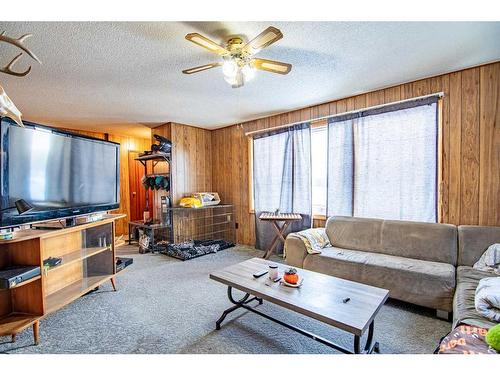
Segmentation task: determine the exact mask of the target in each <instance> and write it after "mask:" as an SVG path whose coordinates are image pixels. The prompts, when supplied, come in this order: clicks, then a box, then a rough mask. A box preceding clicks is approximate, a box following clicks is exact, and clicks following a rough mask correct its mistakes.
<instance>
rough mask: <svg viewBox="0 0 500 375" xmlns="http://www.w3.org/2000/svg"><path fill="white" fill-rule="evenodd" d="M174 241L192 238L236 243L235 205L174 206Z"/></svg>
mask: <svg viewBox="0 0 500 375" xmlns="http://www.w3.org/2000/svg"><path fill="white" fill-rule="evenodd" d="M169 210H171V212H172V221H173V239H174V243H182V242H185V241H190V240H199V241H204V240H224V241H226V242H231V243H236V226H235V221H234V206H233V205H230V204H220V205H217V206H204V207H200V208H186V207H172V208H169Z"/></svg>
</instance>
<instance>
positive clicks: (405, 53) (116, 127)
mask: <svg viewBox="0 0 500 375" xmlns="http://www.w3.org/2000/svg"><path fill="white" fill-rule="evenodd" d="M270 25H273V26H276V27H278V28H279V29H281V31H282V32H283V34H284V38H283V39H281V40H280V41H278V42H277V43H275V44H274V45H272V46H271V47H269V48H267V49H265V50H263V51H262V52H261V53H260V54H259V56H261V57H263V58H270V59H276V60H281V61H285V62H288V63H291V64H293V69H292V71H291V73H290V74H288V75H287V76H280V75H277V74H270V73H267V72H258V74H257V76H256V78H255V79H254V80H252V81H251V82H249V83H247V84H246V85H245V86H244V87H242V88H239V89H232V88H231V87H230V86H229V85H228V84H227V83H226V82H225V81H224V79H223V76H222V72H221V70H220V69H212V70H208V71H205V72H201V73H198V74H194V75H189V76H187V75H184V74H182V73H181V70H182V69H185V68H189V67H194V66H197V65H202V64H206V63H209V62H212V61H218V59H220V58H219V57H218V56H217V55H214V54H211V53H210V52H208V51H206V50H204V49H202V48H200V47H198V46H196V45H194V44H192V43H189V42H188V41H186V40H185V39H184V36H185V34H187V33H189V32H199V33H202V34H204V35H206V36H208V37H209V38H212V39H213V40H215V41H217V42H220V43H221V44H223V43H224V41H225V40H226V39H227V38H228V37H229V36H231V35H243V36H244V37H245V38H247V39H248V38H252V37H253V36H255V35H257V34H258V33H259V32H260V31H262V30H263V29H265V28H266V27H267V26H270ZM1 30H5V31H6V33H7V34H8V35H9V36H14V37H18V36H20V35H22V34H24V33H28V32H29V33H33V34H34V36H33V37H32V38H31V39H28V41H27V42H26V44H27V45H29V46H30V47H31V49H32V50H33V51H34V52H35V53H36V54H37V55H38V56H39V57H40V59H41V60H42V61H43V65H37V64H36V63H35V64H32V65H33V69H32V72H31V74H30V75H28V76H27V77H24V78H17V77H11V76H7V75H4V74H1V75H0V84H1V85H2V86H3V87H4V88H5V90H6V91H7V93H8V95H9V96H10V97H11V99H12V100H13V101H14V102H15V103H16V105H17V106H18V107H19V109H20V110H21V111H22V112H23V115H24V118H25V119H28V120H33V121H38V122H44V123H47V124H58V125H62V126H67V127H80V128H82V127H83V128H88V129H89V130H107V131H111V132H119V133H129V134H135V135H141V136H148V134H149V129H148V128H147V127H146V126H144V125H141V124H146V125H149V126H153V125H154V124H158V123H163V122H167V121H175V122H180V123H186V124H193V125H197V126H201V127H206V128H214V127H220V126H224V125H228V124H234V123H238V122H241V121H245V120H250V119H255V118H258V117H262V116H265V115H269V114H273V113H279V112H284V111H289V110H292V109H296V108H300V107H305V106H308V105H311V104H317V103H320V102H325V101H329V100H333V99H338V98H341V97H345V96H349V95H353V94H356V93H361V92H366V91H370V90H374V89H377V88H381V87H387V86H390V85H393V84H398V83H402V82H407V81H412V80H415V79H418V78H424V77H428V76H432V75H437V74H440V73H446V72H449V71H453V70H458V69H462V68H466V67H470V66H473V65H477V64H481V63H485V62H490V61H494V60H498V59H500V43H499V40H500V23H498V22H496V23H471V22H468V23H450V22H443V23H421V22H410V23H395V22H388V23H370V22H234V23H233V22H161V23H148V22H140V23H135V22H102V23H96V22H67V23H64V22H52V23H48V22H0V31H1ZM16 52H17V51H16V49H15V48H13V47H11V46H8V45H6V44H4V43H1V44H0V58H1V63H2V64H5V63H6V62H8V61H9V59H10V58H11V57H13V56H14V55H15V54H16ZM32 62H33V61H30V60H29V59H28V58H27V57H23V62H22V63H21V64H20V65H19V66H20V67H21V68H22V67H23V66H26V63H32Z"/></svg>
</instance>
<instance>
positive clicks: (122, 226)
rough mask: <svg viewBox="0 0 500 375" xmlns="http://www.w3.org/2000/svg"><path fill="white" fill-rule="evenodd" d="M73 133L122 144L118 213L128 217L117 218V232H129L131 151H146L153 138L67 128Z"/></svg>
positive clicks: (120, 233) (118, 233)
mask: <svg viewBox="0 0 500 375" xmlns="http://www.w3.org/2000/svg"><path fill="white" fill-rule="evenodd" d="M65 130H67V131H69V132H72V133H77V134H82V135H86V136H89V137H94V138H99V139H107V140H109V141H112V142H116V143H119V144H120V208H119V209H118V210H116V211H115V212H116V213H124V214H126V215H127V217H125V218H123V219H119V220H116V234H117V235H122V234H125V235H126V234H128V224H127V222H128V221H129V217H130V184H129V178H130V175H129V158H128V153H129V151H141V152H142V151H144V150H149V149H150V147H151V140H150V139H147V138H137V137H131V136H125V135H116V134H107V133H97V132H91V131H86V130H75V129H65Z"/></svg>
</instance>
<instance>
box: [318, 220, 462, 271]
mask: <svg viewBox="0 0 500 375" xmlns="http://www.w3.org/2000/svg"><path fill="white" fill-rule="evenodd" d="M326 233H327V235H328V237H329V238H330V242H331V244H332V245H333V246H337V247H341V248H345V249H353V250H362V251H369V252H373V253H381V254H387V255H394V256H401V257H406V258H413V259H419V260H426V261H431V262H440V263H449V264H452V265H456V263H457V227H456V226H455V225H451V224H434V223H421V222H413V221H399V220H381V219H367V218H355V217H347V216H333V217H330V218H329V219H328V221H327V223H326Z"/></svg>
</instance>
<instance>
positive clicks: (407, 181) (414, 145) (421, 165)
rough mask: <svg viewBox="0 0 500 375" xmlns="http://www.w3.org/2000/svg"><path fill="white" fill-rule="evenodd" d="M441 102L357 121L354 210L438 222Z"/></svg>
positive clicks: (357, 213) (361, 215) (361, 213)
mask: <svg viewBox="0 0 500 375" xmlns="http://www.w3.org/2000/svg"><path fill="white" fill-rule="evenodd" d="M436 125H437V122H436V104H435V103H434V104H431V105H423V106H419V107H414V108H409V109H403V110H399V111H395V112H388V113H383V114H379V115H374V116H367V117H362V118H360V119H359V120H357V123H356V125H355V126H354V140H355V146H354V147H355V167H354V216H359V217H376V218H383V219H395V220H412V221H426V222H436V219H437V218H436V199H437V197H436V178H437V176H436V174H437V173H436V171H437V157H436V156H437V126H436Z"/></svg>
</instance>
